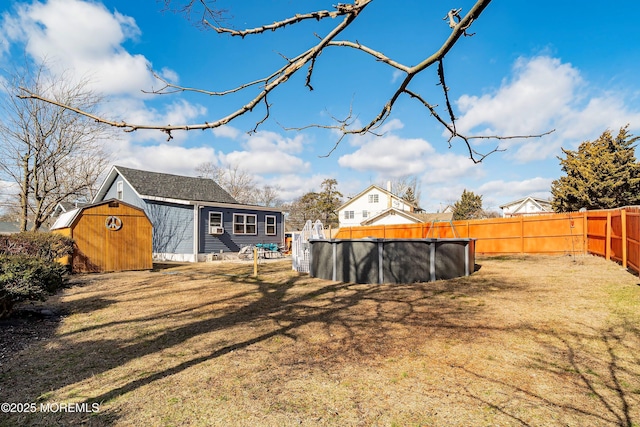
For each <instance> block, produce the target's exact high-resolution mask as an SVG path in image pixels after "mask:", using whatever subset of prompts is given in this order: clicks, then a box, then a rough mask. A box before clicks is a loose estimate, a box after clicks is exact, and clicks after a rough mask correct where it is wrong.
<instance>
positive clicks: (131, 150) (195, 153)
mask: <svg viewBox="0 0 640 427" xmlns="http://www.w3.org/2000/svg"><path fill="white" fill-rule="evenodd" d="M110 148H111V151H112V152H113V153H114V164H117V165H120V166H126V167H131V168H135V169H142V170H149V171H155V172H162V173H173V174H177V175H185V176H196V174H197V173H196V167H197V166H198V165H199V164H201V163H204V162H214V163H216V162H217V153H216V151H215V150H214V149H213V148H211V147H192V148H188V147H181V146H178V145H173V144H166V143H165V144H158V145H151V146H139V145H135V144H131V142H130V141H125V140H120V141H114V142H113V143H112V144H111V147H110Z"/></svg>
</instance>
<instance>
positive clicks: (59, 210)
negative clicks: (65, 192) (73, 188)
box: [51, 202, 89, 219]
mask: <svg viewBox="0 0 640 427" xmlns="http://www.w3.org/2000/svg"><path fill="white" fill-rule="evenodd" d="M88 205H89V203H80V202H75V203H71V202H60V203H58V204H57V205H56V207H55V208H54V209H53V212H52V213H51V217H52V218H54V219H55V218H57V217H59V216H60V215H62V214H63V213H66V212H69V211H72V210H74V209H76V208H82V207H85V206H88Z"/></svg>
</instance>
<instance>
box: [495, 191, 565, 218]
mask: <svg viewBox="0 0 640 427" xmlns="http://www.w3.org/2000/svg"><path fill="white" fill-rule="evenodd" d="M500 209H502V216H503V217H505V218H508V217H512V216H522V215H541V214H547V213H553V208H552V207H551V202H550V201H548V200H545V199H540V198H537V197H533V196H527V197H524V198H522V199H518V200H514V201H513V202H509V203H505V204H504V205H502V206H500Z"/></svg>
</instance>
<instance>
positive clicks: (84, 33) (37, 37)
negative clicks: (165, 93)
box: [0, 0, 177, 96]
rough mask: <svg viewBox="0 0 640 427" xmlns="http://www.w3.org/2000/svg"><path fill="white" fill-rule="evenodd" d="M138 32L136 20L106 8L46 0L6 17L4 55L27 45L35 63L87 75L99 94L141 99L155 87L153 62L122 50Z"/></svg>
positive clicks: (75, 1) (2, 32)
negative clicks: (144, 91)
mask: <svg viewBox="0 0 640 427" xmlns="http://www.w3.org/2000/svg"><path fill="white" fill-rule="evenodd" d="M139 34H140V30H139V28H138V27H137V25H136V23H135V20H134V19H133V18H131V17H127V16H124V15H122V14H120V13H118V12H114V13H111V12H109V11H108V10H107V9H106V8H105V7H104V6H103V5H102V4H99V3H93V2H86V1H80V0H48V1H46V2H38V1H34V2H33V3H31V4H21V5H19V6H17V7H16V14H15V15H8V14H5V15H4V16H3V19H2V30H0V36H2V37H0V39H3V38H4V39H5V40H6V41H5V43H4V44H3V46H4V47H3V49H4V51H6V50H8V47H7V46H8V45H7V43H8V42H12V43H23V44H24V45H25V49H26V52H27V53H28V54H29V55H30V56H31V57H33V58H34V59H36V60H37V61H43V60H46V61H47V63H48V65H49V66H50V67H51V68H52V69H53V71H55V72H62V71H65V70H72V71H73V72H74V73H75V74H76V76H77V77H78V78H81V77H88V78H89V79H90V80H91V82H92V84H94V85H95V88H96V90H97V91H98V92H101V93H104V94H128V95H135V96H143V95H142V93H141V92H140V90H141V89H149V88H151V87H152V86H153V84H154V83H156V81H155V79H154V78H153V76H152V74H151V73H150V72H149V67H150V65H151V64H150V62H149V61H148V60H147V59H146V58H145V57H144V56H142V55H132V54H130V53H129V52H127V51H126V50H125V49H124V48H123V47H122V43H124V42H125V41H126V40H129V39H132V38H135V37H137V36H138V35H139ZM165 74H169V73H168V71H167V72H165ZM175 77H177V76H175Z"/></svg>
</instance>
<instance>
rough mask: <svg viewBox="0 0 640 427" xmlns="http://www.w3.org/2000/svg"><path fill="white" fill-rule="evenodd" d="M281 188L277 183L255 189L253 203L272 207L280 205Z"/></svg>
mask: <svg viewBox="0 0 640 427" xmlns="http://www.w3.org/2000/svg"><path fill="white" fill-rule="evenodd" d="M280 191H281V188H280V187H279V186H277V185H268V184H267V185H263V186H262V187H260V188H257V189H256V193H255V197H254V203H255V204H257V205H260V206H266V207H268V208H273V207H276V206H281V205H282V199H281V198H280Z"/></svg>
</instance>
